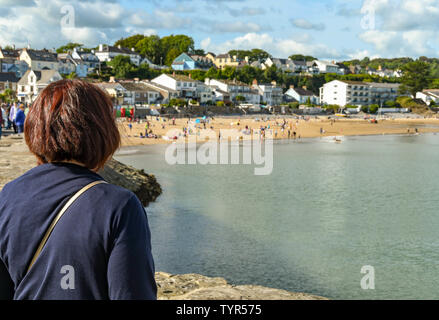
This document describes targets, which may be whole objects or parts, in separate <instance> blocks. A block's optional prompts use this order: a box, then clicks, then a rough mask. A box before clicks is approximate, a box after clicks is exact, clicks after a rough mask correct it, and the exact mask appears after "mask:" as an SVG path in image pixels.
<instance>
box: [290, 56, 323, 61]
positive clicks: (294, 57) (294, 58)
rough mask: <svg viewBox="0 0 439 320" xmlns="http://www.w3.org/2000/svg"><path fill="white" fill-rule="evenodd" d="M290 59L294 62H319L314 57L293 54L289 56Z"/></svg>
mask: <svg viewBox="0 0 439 320" xmlns="http://www.w3.org/2000/svg"><path fill="white" fill-rule="evenodd" d="M289 58H290V59H291V60H293V61H314V60H317V59H316V58H314V57H312V56H304V55H303V54H293V55H291V56H289Z"/></svg>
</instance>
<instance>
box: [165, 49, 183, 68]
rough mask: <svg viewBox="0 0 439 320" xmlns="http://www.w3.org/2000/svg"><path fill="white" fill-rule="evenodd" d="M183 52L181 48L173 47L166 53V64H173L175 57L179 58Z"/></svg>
mask: <svg viewBox="0 0 439 320" xmlns="http://www.w3.org/2000/svg"><path fill="white" fill-rule="evenodd" d="M180 54H181V52H180V50H178V49H177V48H171V50H169V51H168V53H167V54H166V59H165V64H166V65H167V66H171V65H172V62H174V60H175V58H177V57H178V56H179V55H180Z"/></svg>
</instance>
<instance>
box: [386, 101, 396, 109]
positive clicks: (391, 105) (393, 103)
mask: <svg viewBox="0 0 439 320" xmlns="http://www.w3.org/2000/svg"><path fill="white" fill-rule="evenodd" d="M384 106H385V107H386V108H398V107H399V104H398V103H397V102H396V101H393V100H387V101H386V102H384Z"/></svg>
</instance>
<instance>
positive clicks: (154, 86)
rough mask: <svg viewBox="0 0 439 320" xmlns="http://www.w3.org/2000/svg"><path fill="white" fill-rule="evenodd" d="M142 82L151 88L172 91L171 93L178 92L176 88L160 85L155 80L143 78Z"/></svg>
mask: <svg viewBox="0 0 439 320" xmlns="http://www.w3.org/2000/svg"><path fill="white" fill-rule="evenodd" d="M142 83H143V84H144V85H146V86H149V87H152V88H153V89H157V90H163V91H168V92H173V93H177V92H178V91H177V90H174V89H171V88H168V87H165V86H162V85H160V84H158V83H155V82H151V81H146V80H143V81H142Z"/></svg>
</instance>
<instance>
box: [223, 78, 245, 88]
mask: <svg viewBox="0 0 439 320" xmlns="http://www.w3.org/2000/svg"><path fill="white" fill-rule="evenodd" d="M218 81H220V82H223V83H225V84H227V85H230V86H245V87H249V85H248V84H247V83H244V82H241V81H238V80H218Z"/></svg>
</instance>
